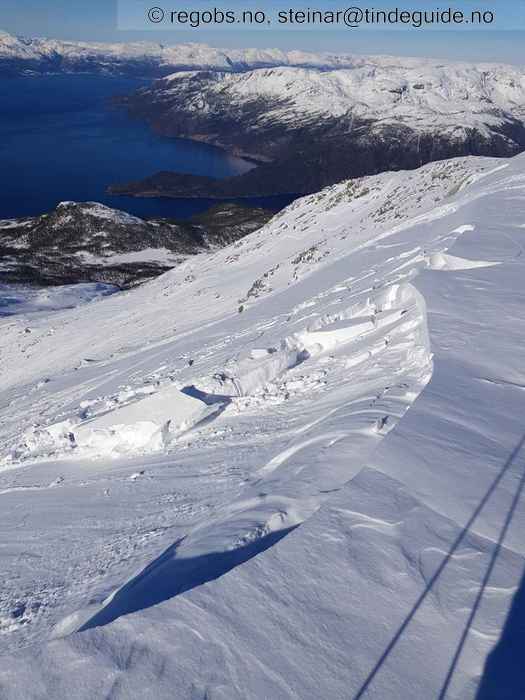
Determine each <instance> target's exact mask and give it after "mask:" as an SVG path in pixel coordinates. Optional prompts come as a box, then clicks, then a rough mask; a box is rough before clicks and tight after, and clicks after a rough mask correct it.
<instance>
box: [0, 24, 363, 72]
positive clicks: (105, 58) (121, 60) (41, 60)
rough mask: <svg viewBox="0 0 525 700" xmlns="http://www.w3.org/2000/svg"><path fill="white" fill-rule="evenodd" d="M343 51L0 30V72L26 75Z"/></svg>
mask: <svg viewBox="0 0 525 700" xmlns="http://www.w3.org/2000/svg"><path fill="white" fill-rule="evenodd" d="M356 61H359V59H358V58H354V57H352V56H348V55H337V54H328V53H326V54H315V53H308V52H304V51H281V50H280V49H217V48H214V47H212V46H206V45H205V44H194V43H189V44H179V45H175V46H165V45H163V44H160V43H146V42H137V43H128V44H104V43H90V42H77V41H60V40H57V39H40V38H26V37H20V36H13V35H11V34H8V33H7V32H1V31H0V75H1V74H2V73H4V74H10V75H18V74H23V73H27V72H32V73H57V72H64V73H79V72H81V73H86V72H90V73H103V74H109V75H138V76H161V75H167V74H169V73H172V72H173V71H175V70H220V71H243V70H249V69H252V68H259V67H262V66H314V67H316V68H337V67H339V66H345V67H348V66H350V65H353V64H354V63H355V62H356Z"/></svg>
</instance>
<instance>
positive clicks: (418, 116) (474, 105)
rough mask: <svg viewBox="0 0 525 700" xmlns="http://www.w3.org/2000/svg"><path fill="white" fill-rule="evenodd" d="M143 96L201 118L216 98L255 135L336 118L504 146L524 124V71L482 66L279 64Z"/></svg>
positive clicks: (179, 79)
mask: <svg viewBox="0 0 525 700" xmlns="http://www.w3.org/2000/svg"><path fill="white" fill-rule="evenodd" d="M197 77H198V81H196V78H197ZM196 84H197V85H198V90H196ZM146 94H147V96H148V99H150V100H155V101H157V102H158V103H159V104H160V105H161V108H164V109H165V110H166V104H168V105H169V101H170V98H172V97H173V96H177V97H178V98H179V99H181V98H182V97H184V96H185V97H187V105H186V107H185V108H186V110H187V111H188V112H191V111H192V110H193V111H194V112H196V113H197V114H199V116H201V117H202V115H204V114H206V111H207V110H211V111H212V113H213V112H214V111H215V112H216V111H217V102H218V101H219V100H220V103H219V104H220V105H224V106H223V107H222V109H223V110H225V111H226V110H231V112H232V113H233V114H235V112H236V110H237V111H238V110H239V109H245V110H249V109H251V110H254V111H255V114H256V116H257V119H256V120H255V119H254V120H253V123H250V124H248V126H247V127H246V128H248V129H251V130H252V131H255V132H257V131H261V130H264V129H269V130H270V132H271V130H272V129H275V127H276V125H280V126H282V127H294V128H298V127H301V126H302V127H307V128H310V129H312V128H314V127H315V126H316V121H314V120H319V119H322V120H330V119H334V118H335V119H337V120H338V121H339V122H341V120H342V121H343V124H345V125H346V126H347V128H348V131H349V133H351V132H352V128H353V122H355V125H356V128H357V127H360V126H361V127H362V126H363V125H365V126H366V124H367V120H372V121H373V122H374V126H375V129H376V130H378V131H380V130H381V129H384V128H388V127H392V126H395V127H397V128H399V127H402V126H406V127H408V128H410V129H412V130H414V131H415V132H416V133H419V134H428V133H434V134H435V135H436V137H437V138H443V137H448V138H455V139H457V140H458V141H461V140H463V139H464V138H465V136H466V135H468V134H472V131H473V130H476V131H477V132H479V133H480V134H481V135H482V136H483V137H485V138H488V136H489V135H490V134H491V132H492V131H493V130H494V129H495V128H498V127H499V128H500V129H501V127H502V126H505V129H504V130H503V132H504V134H505V136H506V137H507V138H508V140H509V142H510V140H511V139H512V137H513V136H514V137H516V135H517V134H518V133H519V130H520V125H522V124H523V121H524V120H525V108H524V103H525V71H524V70H523V69H522V68H519V67H514V66H508V65H501V64H489V63H487V64H468V63H454V62H446V61H438V60H430V59H411V58H388V57H373V56H370V57H368V56H367V57H362V58H361V59H360V60H356V61H355V62H354V64H353V65H351V66H347V67H340V68H338V69H337V70H318V69H315V68H309V67H297V66H296V67H294V66H288V65H284V66H277V67H273V68H265V69H259V70H252V71H249V72H244V73H209V74H195V73H187V72H179V73H175V74H174V75H171V76H168V77H167V78H165V79H163V80H161V81H157V82H155V83H154V84H153V86H152V88H151V89H150V91H149V92H148V93H146ZM181 102H182V100H181ZM177 104H178V103H177ZM182 104H184V102H182ZM261 104H264V105H265V106H268V105H269V107H270V108H269V109H265V110H262V109H260V105H261ZM247 114H249V113H248V112H247ZM522 130H523V129H522Z"/></svg>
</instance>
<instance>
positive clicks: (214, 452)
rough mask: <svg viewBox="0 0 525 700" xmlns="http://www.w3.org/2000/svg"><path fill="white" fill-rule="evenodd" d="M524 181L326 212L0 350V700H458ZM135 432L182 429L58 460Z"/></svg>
mask: <svg viewBox="0 0 525 700" xmlns="http://www.w3.org/2000/svg"><path fill="white" fill-rule="evenodd" d="M524 162H525V161H524V159H523V157H517V158H515V159H513V160H505V161H500V160H498V161H495V160H490V159H460V160H456V161H451V162H447V163H436V164H433V165H429V166H425V167H424V168H422V169H420V170H417V171H412V172H397V173H385V174H383V175H380V176H376V177H369V178H364V179H361V180H356V181H353V182H351V183H341V184H340V185H336V186H333V187H330V188H328V189H326V190H324V191H323V192H320V193H318V194H317V195H312V196H309V197H306V198H304V199H302V200H299V201H297V202H295V203H294V204H293V205H292V206H290V207H289V208H288V209H286V210H285V211H284V212H282V213H281V214H280V215H278V216H277V217H276V218H274V219H273V220H272V221H271V222H270V223H269V224H267V225H266V226H265V227H264V228H263V229H261V230H260V231H258V232H255V233H252V234H250V235H249V236H248V237H246V238H245V239H242V240H240V241H238V242H236V243H235V244H233V245H231V246H229V247H228V248H225V249H223V250H219V251H215V252H212V253H204V254H202V255H199V256H196V257H195V258H193V259H192V260H191V261H190V262H189V263H188V264H186V266H185V267H184V269H181V268H178V269H175V270H173V271H171V272H169V273H167V274H166V275H163V276H162V277H161V278H158V279H157V280H155V281H153V282H150V283H148V284H147V285H144V286H143V287H141V288H138V289H136V290H133V291H130V292H126V293H124V294H121V295H117V296H113V297H108V298H106V299H103V300H101V301H97V302H94V303H91V304H89V305H87V306H84V307H82V308H79V309H74V310H69V311H66V312H57V313H55V314H52V315H49V316H47V317H46V318H42V319H40V318H39V319H35V321H34V322H33V321H31V324H30V325H29V326H27V321H24V320H23V319H16V318H14V319H6V320H4V321H2V333H1V334H0V349H1V352H2V354H3V361H2V372H3V374H2V375H0V376H1V381H2V383H3V386H5V391H4V392H3V395H2V401H3V402H4V406H3V408H2V409H1V412H0V421H1V422H0V431H1V434H2V442H3V445H5V447H4V448H3V451H2V460H3V462H2V466H3V467H4V471H3V472H2V473H1V474H0V499H2V509H1V510H0V532H2V533H4V534H3V535H2V538H3V539H2V540H1V541H0V545H1V549H0V556H1V557H2V562H0V563H2V565H3V570H4V571H5V572H6V584H5V585H4V588H3V589H2V591H1V593H0V596H1V598H0V600H1V603H0V605H1V608H0V610H1V613H0V615H1V618H0V619H1V623H0V625H1V628H2V629H3V631H4V632H5V635H4V639H5V643H6V653H5V654H4V656H0V694H1V695H2V697H4V696H5V697H6V698H7V699H8V700H12V699H14V698H19V697H27V698H31V697H35V698H36V697H39V695H38V694H39V693H40V695H42V694H46V693H47V694H48V695H49V694H52V695H53V697H56V698H58V699H60V698H69V697H72V696H74V697H79V698H80V700H83V698H86V700H87V699H88V698H92V697H108V696H111V697H115V698H137V699H138V698H142V697H145V696H146V695H147V694H148V693H149V692H154V694H155V697H158V698H172V697H174V696H176V697H177V698H192V700H193V698H195V697H210V696H216V697H218V698H239V699H240V698H247V697H250V698H267V697H270V698H272V699H273V698H276V699H280V698H296V697H300V698H301V699H303V698H305V699H306V698H318V697H319V696H320V695H322V696H323V697H327V698H339V697H341V698H343V697H344V698H348V697H351V698H355V699H357V698H360V697H371V698H374V697H375V698H384V697H388V698H389V699H390V698H392V700H397V699H398V698H399V699H400V700H401V698H402V699H403V700H421V698H427V697H428V698H433V697H436V698H437V697H439V693H440V689H441V688H442V686H443V684H445V683H447V692H448V687H449V686H450V689H451V692H450V697H457V698H461V699H462V700H467V699H470V698H474V697H475V692H476V686H477V679H478V677H479V675H480V674H481V673H482V670H483V663H484V660H485V658H486V656H487V653H488V652H489V651H490V649H491V648H492V647H493V646H494V644H495V643H496V642H497V640H498V637H499V635H500V632H501V629H502V626H503V622H504V617H505V614H506V611H507V609H508V606H509V604H510V601H511V598H512V595H513V594H514V592H515V590H516V586H517V585H518V583H519V580H520V576H521V572H522V569H523V566H524V564H525V562H524V556H523V555H524V551H523V543H522V541H521V539H522V538H521V532H522V531H523V525H524V524H525V523H524V522H523V518H524V515H523V507H522V506H523V499H522V498H521V491H520V488H521V487H520V483H521V481H520V480H521V475H522V471H523V455H522V454H521V452H520V445H521V442H520V441H521V439H522V433H523V426H522V422H521V415H522V413H523V410H522V409H523V400H524V398H523V397H524V394H523V386H525V378H524V377H523V368H522V362H521V355H520V351H519V348H521V346H522V345H523V340H524V336H525V326H524V322H523V321H522V318H523V315H522V313H521V310H522V308H523V303H524V301H525V299H524V298H523V284H522V280H523V268H522V265H523V255H522V247H523V243H522V238H523V231H524V230H525V229H524V228H523V211H524V206H525V204H524V202H525V175H524ZM25 328H29V331H30V332H25ZM94 328H96V329H97V333H96V334H94V333H93V329H94ZM183 397H185V398H183ZM186 399H188V401H186ZM148 419H149V420H150V422H151V423H154V424H155V426H156V428H155V429H156V430H158V429H159V427H161V426H165V425H166V423H167V422H168V421H174V422H175V423H176V424H177V425H178V426H179V427H182V430H180V431H176V433H175V434H174V435H172V436H171V437H170V439H169V440H167V441H165V442H163V443H162V444H160V443H158V442H157V443H155V444H149V445H146V446H145V445H144V444H141V445H139V446H137V447H136V450H137V451H138V453H137V451H135V452H134V451H133V450H132V452H131V453H130V452H129V450H128V447H129V444H128V445H127V446H126V450H127V453H126V454H123V453H122V451H121V449H120V447H119V448H118V449H113V447H112V445H111V444H110V442H109V441H107V440H106V441H105V443H104V447H103V449H101V450H99V451H98V452H95V453H94V452H91V453H90V452H89V450H88V449H86V448H85V447H83V446H82V445H81V444H80V441H79V440H77V439H76V437H75V436H76V435H80V434H85V433H86V431H87V432H88V433H89V431H93V430H95V431H96V430H98V429H100V430H102V431H107V430H109V431H113V432H114V433H119V431H120V428H119V429H116V428H115V426H128V428H130V431H131V433H130V434H132V435H135V437H137V438H138V437H140V436H141V435H143V433H140V431H139V429H138V426H139V424H143V423H144V422H147V421H148ZM65 423H67V426H68V427H67V430H65V431H63V432H62V434H61V435H62V438H61V439H62V440H63V437H64V435H66V438H67V439H68V440H69V443H67V442H66V443H64V442H63V441H62V442H61V441H60V440H59V439H58V438H57V434H58V432H59V429H58V428H57V426H60V425H62V426H63V425H64V424H65ZM182 423H185V425H182ZM183 430H185V431H186V432H183ZM46 431H47V433H48V434H49V435H50V436H51V439H50V440H49V442H48V443H47V446H46V447H45V449H43V450H41V451H40V453H39V454H38V455H35V454H31V453H29V452H27V451H26V452H24V449H25V448H24V444H25V445H26V446H27V442H28V440H30V438H31V436H34V435H35V434H39V435H40V434H42V433H43V432H46ZM161 432H162V431H161ZM70 434H71V435H72V436H73V438H70V437H69V435H70ZM119 434H120V435H122V433H119ZM105 438H107V435H106V434H105ZM72 439H73V440H74V441H75V444H73V443H72ZM101 457H102V459H101ZM505 523H507V525H505ZM15 531H16V539H15V536H14V534H13V533H14V532H15ZM64 532H67V537H65V536H64ZM487 571H489V573H490V576H489V577H488V580H487V581H484V577H486V572H487ZM480 592H481V593H480ZM78 629H82V630H83V631H82V632H80V633H73V632H74V630H78ZM52 630H53V631H52ZM464 630H466V633H465V634H464V640H465V643H464V644H463V642H462V641H461V640H462V633H463V631H464ZM50 635H52V636H55V637H64V636H65V637H64V638H62V639H55V640H54V641H52V642H47V643H46V642H45V640H46V639H47V638H48V637H49V636H50ZM29 642H32V643H38V645H39V646H38V647H34V646H33V647H29V648H28V649H19V650H18V651H17V653H16V656H15V655H14V654H13V653H11V649H13V648H14V647H22V646H25V645H27V644H28V643H29ZM458 645H459V646H458ZM429 648H432V654H431V655H429V654H428V653H427V650H428V649H429ZM8 649H9V654H7V650H8ZM456 649H459V656H458V661H455V660H454V659H455V652H456ZM415 660H416V661H417V663H416V662H415ZM15 662H16V663H15ZM22 669H23V671H22ZM449 672H450V674H449V675H450V678H451V682H450V684H448V681H447V674H448V673H449ZM151 689H153V691H152V690H151ZM447 697H448V696H447ZM514 697H519V694H515V695H514Z"/></svg>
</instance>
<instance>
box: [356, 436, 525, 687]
mask: <svg viewBox="0 0 525 700" xmlns="http://www.w3.org/2000/svg"><path fill="white" fill-rule="evenodd" d="M524 445H525V434H524V435H523V436H522V437H521V439H520V441H519V442H518V444H517V445H516V446H515V448H514V449H513V450H512V452H511V453H510V455H509V456H508V458H507V460H506V461H505V463H504V465H503V466H502V468H501V470H500V471H499V472H498V474H497V475H496V477H495V479H494V480H493V481H492V483H491V484H490V486H489V488H488V489H487V491H486V492H485V494H484V496H483V498H482V499H481V500H480V502H479V503H478V505H477V506H476V508H475V510H474V511H473V513H472V515H471V516H470V518H469V519H468V521H467V523H466V524H465V526H464V527H463V529H462V530H461V532H460V533H459V535H458V536H457V537H456V539H455V540H454V542H453V543H452V545H451V547H450V549H449V551H448V552H447V554H446V555H445V557H444V558H443V559H442V561H441V563H440V564H439V566H438V568H437V569H436V571H435V572H434V574H433V575H432V577H431V578H430V580H429V581H428V583H427V585H426V587H425V589H424V590H423V592H422V593H421V595H420V596H419V598H418V599H417V600H416V602H415V603H414V605H413V606H412V608H411V610H410V611H409V613H408V615H407V616H406V617H405V619H404V620H403V622H402V623H401V625H400V626H399V627H398V629H397V631H396V632H395V634H394V636H393V637H392V639H391V640H390V642H389V643H388V644H387V646H386V648H385V650H384V651H383V653H382V654H381V656H380V657H379V660H378V661H377V662H376V664H375V665H374V666H373V668H372V670H371V671H370V673H369V674H368V676H367V677H366V679H365V680H364V682H363V684H362V685H361V686H360V688H359V690H358V691H357V693H356V694H355V695H354V696H353V700H361V698H363V697H364V696H365V694H366V693H367V691H368V690H369V688H370V686H371V684H372V682H373V680H374V678H375V677H376V676H377V674H378V673H379V672H380V670H381V669H382V667H383V665H384V664H385V663H386V661H387V660H388V657H389V656H390V654H391V653H392V651H393V650H394V648H395V647H396V646H397V644H398V642H399V641H400V640H401V638H402V637H403V634H404V632H405V631H406V629H407V627H408V625H409V624H410V622H411V621H412V620H413V618H414V616H415V615H416V613H417V612H418V610H419V608H420V607H421V606H422V605H423V603H424V602H425V600H426V598H427V596H428V594H429V593H430V592H431V591H432V589H433V587H434V586H435V584H436V582H437V581H438V579H439V578H440V577H441V575H442V573H443V571H444V570H445V568H446V566H447V564H448V563H449V562H450V560H451V559H452V557H453V555H454V553H455V552H456V550H457V549H458V547H459V546H460V545H461V543H462V542H463V540H464V539H465V537H466V535H467V534H468V533H469V531H470V529H471V528H472V526H473V525H474V523H475V521H476V520H477V518H478V516H479V515H480V513H481V511H482V510H483V508H484V507H485V506H486V504H487V502H488V501H489V499H490V498H491V496H492V494H493V493H494V491H495V490H496V489H497V488H498V486H499V485H500V483H501V481H502V479H503V477H504V476H505V475H506V474H507V472H508V471H509V469H510V467H511V466H512V464H513V463H514V462H515V460H516V458H517V457H518V455H519V453H520V451H521V449H522V447H523V446H524ZM524 486H525V474H524V475H523V476H522V478H521V480H520V484H519V486H518V490H517V492H516V494H515V496H514V499H513V501H512V504H511V507H510V510H509V512H508V513H507V516H506V520H505V523H504V525H503V528H502V531H501V533H500V537H499V538H498V543H497V544H496V547H495V550H494V552H493V554H492V557H491V561H490V563H489V568H488V570H487V574H486V575H485V577H484V580H483V583H482V585H481V588H480V593H478V597H477V598H476V602H475V603H474V607H473V610H472V611H471V613H470V615H469V618H468V622H467V625H466V627H465V630H464V631H463V634H462V638H461V641H460V644H459V645H458V648H457V649H456V653H455V655H454V658H453V661H452V665H451V667H450V668H449V670H448V671H447V677H446V680H445V685H444V686H443V688H442V690H441V692H440V694H439V696H437V697H439V698H440V699H442V698H444V694H443V693H444V692H446V690H447V688H448V684H449V682H450V679H451V677H452V673H453V671H454V669H455V666H456V663H457V661H458V659H459V654H460V652H461V650H462V647H463V643H464V641H465V639H466V636H467V633H468V630H469V628H470V625H471V623H472V621H473V619H474V615H475V613H476V611H477V609H478V607H479V604H480V603H481V597H482V595H483V592H484V590H485V587H486V585H487V583H488V578H489V577H490V573H491V572H492V569H493V568H494V564H495V561H496V558H497V556H498V554H499V551H500V548H501V543H502V542H503V538H504V536H505V534H506V532H507V530H508V526H509V525H510V521H511V520H512V516H513V514H514V511H515V508H516V506H517V504H518V501H519V497H520V496H521V493H522V490H523V487H524ZM524 595H525V594H524ZM522 612H523V611H522ZM524 619H525V617H523V616H522V618H521V620H522V621H523V620H524ZM522 631H523V630H522ZM522 638H523V637H522ZM489 697H490V699H491V700H496V699H497V700H503V696H500V695H495V696H487V697H486V698H485V697H484V696H479V697H478V698H476V700H488V698H489ZM510 698H512V700H525V694H521V695H511V696H509V700H510Z"/></svg>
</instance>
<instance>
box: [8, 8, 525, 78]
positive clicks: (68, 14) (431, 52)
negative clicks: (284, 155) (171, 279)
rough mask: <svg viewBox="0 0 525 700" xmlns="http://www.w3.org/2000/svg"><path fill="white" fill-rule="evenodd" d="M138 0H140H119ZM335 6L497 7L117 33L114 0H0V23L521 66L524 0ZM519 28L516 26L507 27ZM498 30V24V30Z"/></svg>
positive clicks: (524, 59) (40, 31)
mask: <svg viewBox="0 0 525 700" xmlns="http://www.w3.org/2000/svg"><path fill="white" fill-rule="evenodd" d="M122 1H124V2H131V3H133V2H142V1H143V0H122ZM253 2H254V0H246V1H245V2H244V3H243V2H241V0H230V2H226V0H220V2H217V3H214V2H213V1H212V0H183V1H182V2H181V0H155V2H153V1H152V5H159V6H161V7H164V8H165V9H166V10H170V9H185V8H187V9H190V8H195V9H198V8H201V9H204V8H206V7H209V6H213V5H214V4H217V5H218V6H222V7H225V6H226V5H228V6H229V7H232V8H239V7H243V6H246V7H249V6H250V5H252V6H253ZM334 2H335V0H318V1H316V0H311V1H310V2H309V1H308V0H272V3H274V4H276V3H279V4H280V6H283V3H284V5H286V6H287V7H288V6H292V7H294V8H297V9H304V8H307V7H311V8H316V9H323V8H328V7H329V6H332V7H333V6H334ZM338 4H340V7H341V8H342V9H344V8H345V7H346V6H347V5H361V6H362V7H370V8H376V9H380V8H384V7H389V8H393V7H396V6H398V7H412V8H413V9H428V10H431V9H436V8H440V9H444V8H446V7H449V6H453V7H456V8H462V9H463V8H464V9H465V10H467V9H468V10H470V9H472V8H491V9H493V10H494V11H495V12H497V26H496V27H495V28H492V29H490V30H488V31H482V30H480V29H465V30H462V31H454V32H448V31H429V30H428V29H427V30H424V31H422V30H409V31H381V30H379V29H374V30H364V29H357V30H355V29H354V30H348V29H346V30H329V31H314V30H310V31H305V30H300V31H286V30H284V29H282V28H281V29H278V30H272V29H265V30H263V31H244V32H238V31H220V30H219V31H218V30H215V31H213V30H208V29H204V28H200V29H199V30H196V31H195V30H193V31H190V30H187V31H161V30H156V31H122V30H119V29H118V27H117V0H1V9H0V29H5V30H7V31H9V32H12V33H15V34H25V35H28V36H49V37H54V38H61V39H79V40H92V41H136V40H148V41H161V42H163V43H177V42H187V41H198V42H205V43H209V44H211V45H213V46H225V47H233V46H242V47H247V46H260V47H262V46H272V47H274V46H275V47H280V48H284V49H288V48H301V49H306V50H312V51H315V50H330V51H341V52H343V51H344V52H356V53H371V54H374V53H376V54H377V53H384V54H398V55H413V56H433V57H442V58H452V59H464V60H474V61H476V60H480V61H481V60H484V61H508V62H512V63H518V64H523V65H525V50H524V48H523V47H524V46H525V31H523V30H525V0H492V2H489V0H455V1H454V0H411V1H410V2H409V1H408V0H352V1H351V2H349V3H347V2H346V0H341V2H340V3H338ZM270 5H271V3H270V2H268V0H265V1H264V2H263V0H261V2H259V3H258V6H259V7H261V8H263V9H265V10H268V9H269V7H270ZM516 27H517V28H519V29H520V31H516V30H512V29H511V28H516ZM501 28H503V30H502V29H501Z"/></svg>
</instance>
